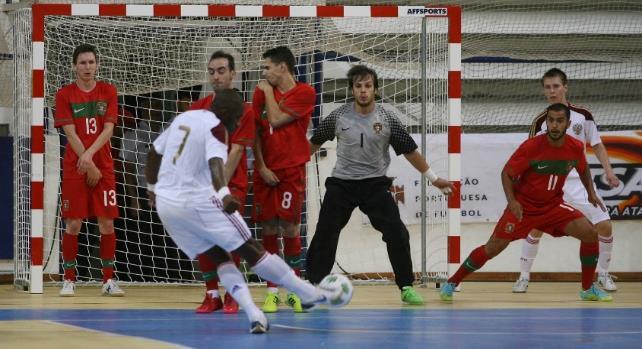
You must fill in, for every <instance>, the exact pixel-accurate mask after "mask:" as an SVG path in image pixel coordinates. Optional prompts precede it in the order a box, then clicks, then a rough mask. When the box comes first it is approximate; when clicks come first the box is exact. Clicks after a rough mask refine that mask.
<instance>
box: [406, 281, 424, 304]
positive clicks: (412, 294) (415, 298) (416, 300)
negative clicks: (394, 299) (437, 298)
mask: <svg viewBox="0 0 642 349" xmlns="http://www.w3.org/2000/svg"><path fill="white" fill-rule="evenodd" d="M401 301H402V302H404V303H405V304H409V305H423V304H424V299H423V298H421V296H420V295H419V294H418V293H417V291H415V289H414V288H412V286H404V287H403V288H402V289H401Z"/></svg>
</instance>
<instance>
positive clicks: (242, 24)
mask: <svg viewBox="0 0 642 349" xmlns="http://www.w3.org/2000/svg"><path fill="white" fill-rule="evenodd" d="M47 6H51V5H44V6H42V7H40V9H41V10H42V11H48V12H47V13H48V15H46V16H44V17H42V16H41V15H39V14H37V13H31V12H30V11H23V12H24V13H23V14H21V16H22V21H23V22H26V21H29V20H30V17H31V16H33V17H34V18H35V19H34V28H33V37H31V35H32V32H31V29H30V28H29V26H28V25H24V26H21V25H19V23H20V20H21V18H20V16H18V19H17V20H16V22H17V23H18V25H16V29H17V30H18V31H19V35H17V40H18V42H17V47H21V48H22V49H23V50H24V52H21V53H20V54H19V55H18V54H17V55H16V66H17V67H18V68H17V77H18V79H19V81H18V82H17V87H18V90H19V91H17V94H18V99H17V100H18V104H17V105H16V109H17V111H18V113H17V115H18V117H19V120H17V121H15V123H16V125H21V127H16V128H15V129H16V132H17V134H16V136H17V137H18V139H19V141H18V142H17V143H16V144H17V148H16V158H17V159H19V160H20V162H19V163H18V165H17V178H16V180H17V191H16V193H17V194H16V197H17V199H16V200H17V202H16V205H17V207H19V208H25V209H24V210H20V211H19V212H18V215H19V216H20V217H19V218H18V219H19V223H18V226H17V227H16V229H17V234H16V237H17V244H18V245H19V247H18V248H19V249H20V250H21V251H23V252H24V251H29V250H30V249H31V255H29V254H28V252H27V253H20V254H17V255H16V275H15V277H16V283H17V284H21V285H28V284H29V282H30V279H29V278H30V273H29V271H30V267H31V270H32V271H33V265H31V264H30V263H32V260H31V259H33V258H34V252H33V249H34V247H36V248H39V247H38V246H37V245H36V246H29V243H31V244H33V243H34V242H33V241H34V240H33V239H31V240H30V239H29V236H30V234H32V230H34V229H36V228H38V227H39V226H38V225H39V224H42V225H43V226H42V241H41V243H42V245H43V246H42V253H43V255H42V256H37V257H41V258H42V266H43V267H42V268H43V270H44V274H45V281H56V280H59V276H60V273H61V270H62V268H61V263H62V256H61V250H60V238H61V234H62V233H63V232H64V229H65V227H64V222H63V220H62V219H61V217H60V206H61V203H60V189H61V188H60V187H61V186H60V183H61V156H62V154H63V153H62V149H63V146H64V144H65V138H64V135H63V134H62V133H61V132H59V130H57V129H55V128H54V127H53V110H52V108H53V107H54V104H55V103H54V96H55V93H56V91H57V90H58V89H59V88H60V87H62V86H64V85H66V84H69V83H71V82H72V81H74V79H75V77H74V75H73V72H72V70H71V53H72V51H73V49H74V47H75V46H77V45H79V44H82V43H89V44H92V45H95V46H96V47H97V49H98V52H99V63H100V68H99V71H98V79H100V80H104V81H107V82H109V83H111V84H114V85H115V86H116V87H117V89H118V94H119V103H120V110H121V111H120V114H121V115H120V119H119V123H118V126H117V128H116V131H115V132H114V137H113V138H112V148H113V149H114V153H113V155H114V157H115V169H116V176H117V194H118V195H117V199H118V205H119V208H120V218H119V219H117V220H116V222H115V226H116V235H117V241H118V242H117V252H116V263H115V271H116V277H117V278H118V279H119V280H121V281H125V282H141V283H181V284H185V283H200V282H202V278H201V275H200V272H199V269H198V266H197V265H196V262H194V261H191V260H189V259H188V258H187V257H186V256H185V255H184V254H182V253H181V252H180V251H179V250H178V249H177V247H176V246H175V245H174V243H173V242H172V240H171V238H170V237H169V236H168V234H167V233H166V232H165V230H164V229H163V227H162V225H161V224H160V220H159V219H158V216H157V215H156V213H155V212H154V211H153V210H151V209H149V207H148V206H147V205H146V200H145V199H144V198H145V189H144V185H143V184H142V183H141V182H142V181H143V176H142V175H143V174H142V172H141V171H142V169H143V167H144V161H145V157H144V156H143V155H141V152H140V151H139V152H138V153H137V154H129V156H127V155H126V153H127V152H128V151H130V150H131V149H125V148H126V146H125V143H127V142H129V143H131V141H135V142H142V143H144V144H139V147H138V149H141V148H144V146H146V145H148V143H149V140H144V139H135V137H136V130H137V128H140V127H142V126H141V124H142V123H143V122H147V123H148V124H149V126H150V128H151V129H152V131H154V132H160V131H162V129H163V128H165V127H167V125H168V123H169V122H170V121H171V119H172V118H173V117H174V116H175V115H177V114H178V113H180V112H181V111H182V110H184V107H185V105H187V104H188V103H189V102H191V101H195V100H196V99H197V98H199V97H202V96H205V95H207V94H208V93H210V92H211V88H210V86H209V84H208V83H207V74H206V70H207V69H206V68H207V62H208V58H209V56H210V55H211V53H212V52H214V51H216V50H224V51H226V52H228V53H231V54H232V55H233V56H234V57H235V59H236V71H237V81H235V84H236V87H237V88H238V89H239V90H240V91H241V92H242V93H243V95H244V96H245V98H246V99H247V100H251V98H252V92H253V91H254V88H255V86H256V84H257V83H258V81H259V80H260V78H261V76H260V65H261V61H262V59H261V55H262V53H263V52H264V51H266V50H267V49H269V48H273V47H276V46H281V45H286V46H288V47H289V48H290V49H291V50H292V51H293V52H294V54H295V56H296V58H297V66H296V69H297V74H296V77H297V79H298V80H299V81H303V82H307V83H309V84H311V85H312V86H313V87H314V88H315V90H316V92H317V104H316V107H315V111H314V115H313V121H312V125H311V129H313V128H314V127H315V125H317V124H318V123H319V120H321V119H322V118H323V117H325V116H326V115H328V114H329V113H330V112H331V111H332V110H334V109H335V108H337V107H339V106H340V105H341V104H343V103H346V102H348V101H350V100H351V96H350V91H349V90H348V88H347V81H346V78H345V75H346V72H347V71H348V69H349V68H350V67H351V66H352V65H354V64H365V65H367V66H369V67H371V68H373V69H374V70H376V71H377V73H378V74H379V77H380V88H379V96H380V99H379V100H378V102H379V103H382V104H383V106H384V107H385V108H386V109H389V110H391V111H393V112H395V113H396V114H397V115H398V116H399V117H400V118H401V120H402V121H403V122H404V123H405V125H406V126H407V127H408V129H409V131H411V133H413V134H415V136H416V140H417V143H418V144H420V147H421V149H424V150H425V151H426V152H427V154H428V155H427V159H428V161H429V162H430V164H431V166H432V167H433V168H434V169H435V171H436V172H437V173H438V174H439V175H440V176H442V177H447V176H448V144H447V143H448V137H447V132H448V76H449V73H448V70H449V64H448V63H449V62H448V59H449V54H448V52H449V51H448V50H449V45H448V32H449V30H448V23H449V21H448V18H447V16H445V14H446V9H445V8H443V9H442V10H443V12H441V13H440V12H438V11H435V12H434V13H435V14H436V16H435V17H432V16H430V17H427V15H430V14H429V13H427V12H426V11H425V10H426V8H425V7H407V8H406V7H403V8H402V7H396V6H387V7H376V8H375V7H368V6H358V7H349V6H346V7H342V6H328V7H325V6H324V7H315V6H291V7H287V6H284V7H278V6H276V7H275V6H219V5H210V6H207V5H198V6H185V5H183V6H181V5H162V6H159V5H137V6H134V5H107V6H106V5H100V6H99V5H73V6H71V5H56V6H58V7H55V8H53V9H51V8H49V9H46V7H47ZM440 11H441V10H440ZM34 12H35V10H34ZM38 18H40V19H42V18H44V21H43V23H41V24H39V22H38V20H37V19H38ZM38 26H41V27H42V28H38ZM31 40H33V41H34V45H33V50H31V47H32V45H31ZM38 41H42V42H43V43H44V44H43V45H39V44H37V43H36V42H38ZM23 45H24V46H23ZM27 48H29V49H27ZM39 58H42V63H38V59H39ZM451 59H459V57H458V56H456V57H454V58H452V57H451ZM32 61H33V62H34V65H33V69H34V79H33V85H32V81H30V79H29V76H31V71H30V69H31V66H30V64H31V62H32ZM39 65H41V66H42V67H41V68H39ZM38 69H42V70H43V72H44V74H43V76H42V84H43V86H44V87H43V90H42V104H39V103H40V102H38V101H39V99H38V98H34V101H35V102H33V104H32V101H31V100H32V95H31V94H32V91H37V90H38V88H40V87H39V86H38V84H39V77H38V73H37V72H36V70H38ZM32 89H33V90H32ZM34 97H37V96H36V92H34ZM40 107H42V109H43V110H44V119H43V120H44V121H43V122H42V129H39V128H38V127H39V126H38V124H37V121H36V123H35V125H36V126H35V127H34V126H33V124H32V115H33V118H34V120H36V119H37V115H39V112H40V110H39V109H40ZM32 108H33V110H32ZM422 120H426V124H425V126H426V127H425V133H426V134H427V137H422V136H421V133H422ZM29 125H32V126H31V127H30V126H29ZM41 130H42V132H43V133H44V144H45V149H44V160H42V164H40V163H38V162H37V161H33V160H32V161H29V160H30V157H33V153H34V149H32V148H33V147H34V146H33V145H32V144H33V142H34V140H36V141H37V140H38V138H37V137H38V135H36V134H34V132H40V131H41ZM132 137H134V138H132ZM20 139H22V140H24V141H20ZM36 146H37V145H36ZM35 152H36V153H37V150H36V151H35ZM249 158H250V169H251V168H252V166H251V159H252V157H251V154H250V157H249ZM335 160H336V151H335V144H334V143H332V142H330V143H327V144H325V145H324V149H322V151H321V152H320V153H319V154H318V155H317V156H313V157H312V159H311V161H310V162H309V163H308V165H307V184H308V185H307V192H306V202H305V204H304V212H303V214H302V217H301V219H302V220H301V222H302V223H301V226H302V227H301V236H302V240H303V241H302V245H303V246H304V247H305V246H307V245H308V244H309V241H310V239H311V237H312V236H313V234H314V229H315V225H316V221H317V220H318V211H319V208H320V203H321V200H322V198H323V194H324V192H325V189H324V186H323V184H324V181H325V178H327V177H328V176H329V175H330V173H331V170H332V168H333V166H334V163H335ZM29 165H31V166H29ZM39 165H43V167H44V172H42V173H40V169H39V168H37V166H39ZM389 175H390V176H392V177H394V178H395V180H394V182H393V186H392V187H391V195H394V197H395V199H396V201H397V203H398V205H399V207H400V211H401V213H402V217H403V219H404V221H405V222H406V223H407V224H408V227H409V230H410V233H411V249H412V257H413V263H414V265H413V268H414V270H415V271H416V272H421V271H423V277H424V278H427V277H433V278H438V277H443V276H444V275H445V273H446V272H447V267H448V263H447V262H448V260H447V243H448V218H447V217H448V214H447V211H448V207H447V202H446V200H444V199H443V198H442V197H441V195H440V194H439V192H438V191H437V190H436V189H435V188H433V187H428V188H427V192H425V193H424V192H423V191H422V187H423V186H422V184H421V183H422V182H421V177H420V175H419V173H418V172H417V171H416V170H414V169H412V167H411V166H410V165H408V164H407V163H406V162H405V160H404V161H401V160H400V161H399V162H398V163H394V164H393V166H392V167H391V171H390V173H389ZM39 176H42V178H40V177H39ZM29 178H31V182H33V181H36V182H37V181H38V179H40V180H42V179H44V189H43V190H42V192H43V198H42V202H43V205H42V207H41V209H42V213H40V212H41V211H39V210H38V209H39V207H35V208H36V210H34V209H33V208H34V203H33V202H32V203H31V206H30V201H29V200H33V199H34V195H33V194H34V186H33V183H30V179H29ZM34 178H35V179H34ZM250 178H251V176H250ZM426 198H428V200H427V199H426ZM420 201H425V202H426V203H427V207H426V214H425V215H423V216H425V217H426V218H427V223H424V225H422V220H421V217H422V213H421V212H420V211H417V209H416V208H417V205H416V204H415V203H416V202H420ZM247 202H248V206H249V205H251V203H252V195H251V192H250V195H249V196H248V200H247ZM28 207H31V208H32V209H31V210H28V209H27V208H28ZM248 213H249V207H246V208H245V210H244V214H245V216H248ZM40 215H42V217H41V216H40ZM27 217H29V218H27ZM248 219H249V217H248ZM39 220H41V222H43V223H39V222H40V221H39ZM248 222H249V220H248ZM249 224H250V227H251V228H252V230H253V233H254V236H255V237H256V238H258V239H260V238H261V234H260V228H258V227H257V226H255V225H254V224H252V222H249ZM422 226H423V227H425V229H422ZM422 231H423V232H422ZM32 237H33V236H32ZM79 244H80V249H79V256H78V258H77V272H78V277H79V280H80V281H87V282H91V281H96V280H100V277H101V267H100V257H99V253H98V247H99V232H98V226H97V224H96V222H95V221H93V220H89V221H87V223H85V224H83V228H82V231H81V235H80V237H79ZM422 247H423V248H422ZM302 258H303V260H305V248H304V251H303V252H302ZM32 264H33V263H32ZM303 269H305V268H303ZM242 271H245V275H246V277H247V279H248V280H249V281H252V282H253V281H260V280H258V278H257V277H256V276H255V275H253V274H252V272H251V271H250V270H249V268H246V267H245V265H242ZM335 271H339V272H345V273H346V274H348V275H350V276H352V277H353V278H354V279H359V280H371V281H372V280H384V281H385V280H390V279H391V278H392V268H391V266H390V263H389V261H388V256H387V252H386V247H385V244H384V243H383V242H382V241H381V234H380V233H379V232H377V231H376V230H374V229H373V228H372V227H371V225H370V223H369V221H368V219H367V217H365V216H364V215H363V214H362V213H361V212H360V211H358V210H355V212H354V214H353V217H352V219H351V220H350V222H349V223H348V225H347V226H346V228H345V229H344V230H343V233H342V237H341V240H340V244H339V250H338V254H337V259H336V264H335ZM31 277H34V276H33V275H32V276H31ZM424 280H425V279H424Z"/></svg>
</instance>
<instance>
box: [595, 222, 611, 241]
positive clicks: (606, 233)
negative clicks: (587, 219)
mask: <svg viewBox="0 0 642 349" xmlns="http://www.w3.org/2000/svg"><path fill="white" fill-rule="evenodd" d="M595 228H596V229H597V233H598V234H599V235H600V236H603V237H605V238H608V237H611V235H613V226H612V225H611V221H610V220H606V221H602V222H599V223H597V224H596V225H595Z"/></svg>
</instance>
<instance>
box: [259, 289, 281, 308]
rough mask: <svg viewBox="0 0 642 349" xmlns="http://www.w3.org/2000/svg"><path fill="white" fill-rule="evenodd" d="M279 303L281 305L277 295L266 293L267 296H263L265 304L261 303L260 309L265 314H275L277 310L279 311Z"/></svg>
mask: <svg viewBox="0 0 642 349" xmlns="http://www.w3.org/2000/svg"><path fill="white" fill-rule="evenodd" d="M279 303H281V300H280V299H279V294H278V293H274V292H268V293H267V295H265V302H263V307H261V309H262V310H263V312H265V313H276V312H277V310H279Z"/></svg>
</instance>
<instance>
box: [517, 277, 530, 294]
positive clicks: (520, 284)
mask: <svg viewBox="0 0 642 349" xmlns="http://www.w3.org/2000/svg"><path fill="white" fill-rule="evenodd" d="M527 289H528V279H526V278H523V277H520V278H519V279H517V281H515V284H514V285H513V293H526V290H527Z"/></svg>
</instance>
